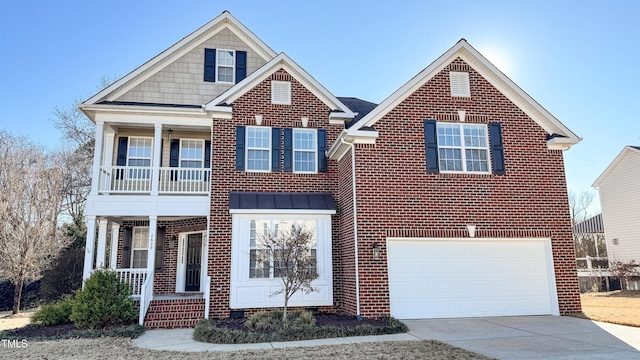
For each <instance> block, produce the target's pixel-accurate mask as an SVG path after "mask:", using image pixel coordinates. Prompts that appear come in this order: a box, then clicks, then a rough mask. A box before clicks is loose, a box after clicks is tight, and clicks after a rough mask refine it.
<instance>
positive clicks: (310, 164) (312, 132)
mask: <svg viewBox="0 0 640 360" xmlns="http://www.w3.org/2000/svg"><path fill="white" fill-rule="evenodd" d="M317 133H318V132H317V130H316V129H293V171H294V172H303V173H314V172H316V171H317V170H316V169H317V166H316V163H317V160H318V155H317V151H318V145H317Z"/></svg>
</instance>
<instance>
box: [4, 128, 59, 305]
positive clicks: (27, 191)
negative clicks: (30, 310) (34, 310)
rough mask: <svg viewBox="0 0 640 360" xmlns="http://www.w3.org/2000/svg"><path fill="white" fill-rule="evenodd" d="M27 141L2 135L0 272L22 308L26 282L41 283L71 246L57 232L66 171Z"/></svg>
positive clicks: (6, 134) (49, 155) (48, 155)
mask: <svg viewBox="0 0 640 360" xmlns="http://www.w3.org/2000/svg"><path fill="white" fill-rule="evenodd" d="M54 159H55V156H54V155H52V154H49V153H47V152H45V151H44V150H43V149H42V148H41V147H39V146H37V145H35V144H33V143H31V142H29V141H27V140H26V139H25V138H21V137H14V136H12V135H11V134H9V133H7V132H4V131H0V188H1V189H2V192H1V193H0V273H2V274H3V275H4V276H5V277H7V278H9V279H11V280H12V281H13V283H14V286H15V295H14V301H13V313H14V314H17V313H18V311H19V309H20V298H21V296H22V287H23V284H24V281H25V279H37V278H38V277H39V276H40V274H41V272H42V270H43V268H44V267H45V266H46V265H47V264H48V263H49V262H50V261H51V260H52V259H53V258H55V257H56V256H57V255H58V253H59V252H60V250H61V249H62V248H63V247H64V246H66V245H67V241H68V240H67V237H66V236H64V235H61V234H60V233H59V232H58V230H57V229H58V226H57V225H58V216H59V215H60V211H61V208H62V201H63V191H62V189H63V178H64V176H63V175H64V174H63V172H64V169H61V168H59V167H57V166H56V163H55V161H54Z"/></svg>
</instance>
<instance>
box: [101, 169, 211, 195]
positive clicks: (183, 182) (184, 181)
mask: <svg viewBox="0 0 640 360" xmlns="http://www.w3.org/2000/svg"><path fill="white" fill-rule="evenodd" d="M154 173H157V174H159V175H158V176H154V175H153V174H154ZM156 179H157V181H158V183H157V189H158V193H164V194H207V193H208V192H209V187H210V186H211V170H210V169H194V168H180V167H162V168H159V169H158V172H154V171H153V168H150V167H139V166H103V167H101V168H100V179H99V183H98V191H99V192H100V193H103V194H104V193H115V194H118V193H124V194H126V193H129V194H140V193H142V194H148V193H151V191H152V189H153V188H154V185H155V184H154V182H155V181H156Z"/></svg>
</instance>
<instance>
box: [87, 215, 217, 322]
mask: <svg viewBox="0 0 640 360" xmlns="http://www.w3.org/2000/svg"><path fill="white" fill-rule="evenodd" d="M92 218H93V219H92ZM88 220H89V221H88V229H87V230H88V232H87V233H88V234H95V233H96V230H97V235H98V236H97V239H95V238H93V239H90V238H91V236H88V239H87V252H86V253H85V267H84V274H83V276H84V279H87V278H88V277H89V276H90V275H91V272H92V271H93V270H94V269H100V268H108V269H111V270H113V271H115V272H116V273H117V274H118V276H119V278H120V280H121V281H123V282H125V283H127V284H128V285H129V287H130V290H131V294H132V295H131V296H132V298H133V299H134V300H136V301H138V302H139V307H140V313H139V319H138V320H139V323H140V324H146V325H149V324H156V326H163V327H166V326H169V327H181V326H186V325H194V324H191V323H189V324H186V323H184V321H181V320H180V319H179V317H178V316H177V315H175V314H174V315H171V313H172V312H171V311H169V312H166V311H165V310H166V309H173V310H174V312H176V309H178V308H180V311H179V312H188V313H189V314H191V315H192V317H196V314H199V315H197V319H202V318H203V317H205V318H208V311H207V310H208V309H209V301H210V300H209V299H210V288H211V286H210V278H209V277H208V276H207V274H206V269H207V267H206V264H207V255H206V254H207V253H206V249H207V241H206V239H207V230H206V229H207V224H208V218H207V217H185V218H177V217H172V218H170V217H160V218H158V217H157V216H149V217H148V220H143V219H134V218H131V219H116V218H106V217H101V218H98V219H95V217H92V216H88ZM116 220H117V221H116ZM96 225H97V229H96ZM109 229H110V230H111V231H108V230H109ZM94 237H95V235H94ZM154 308H155V310H153V309H154ZM163 309H164V310H163ZM172 316H173V317H172ZM168 317H169V318H168ZM192 320H193V321H195V320H194V319H192ZM154 321H155V322H154ZM172 321H173V323H172ZM193 321H192V322H193ZM181 324H182V325H181Z"/></svg>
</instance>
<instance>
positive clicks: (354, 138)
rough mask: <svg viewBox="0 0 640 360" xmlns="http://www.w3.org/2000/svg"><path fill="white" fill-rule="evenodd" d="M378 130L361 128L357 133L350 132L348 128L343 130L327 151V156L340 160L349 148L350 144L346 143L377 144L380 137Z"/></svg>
mask: <svg viewBox="0 0 640 360" xmlns="http://www.w3.org/2000/svg"><path fill="white" fill-rule="evenodd" d="M378 136H379V133H378V131H375V130H374V131H372V130H360V131H357V132H355V135H351V134H349V131H348V130H347V129H345V130H343V131H342V132H341V133H340V135H339V136H338V138H337V139H336V141H335V142H334V143H333V145H331V148H329V151H328V152H327V157H328V158H329V159H332V160H340V159H341V158H342V157H343V156H344V154H346V153H347V151H348V150H349V145H347V144H345V142H346V143H349V144H375V143H376V139H377V138H378ZM341 140H343V141H344V142H343V141H341Z"/></svg>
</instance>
